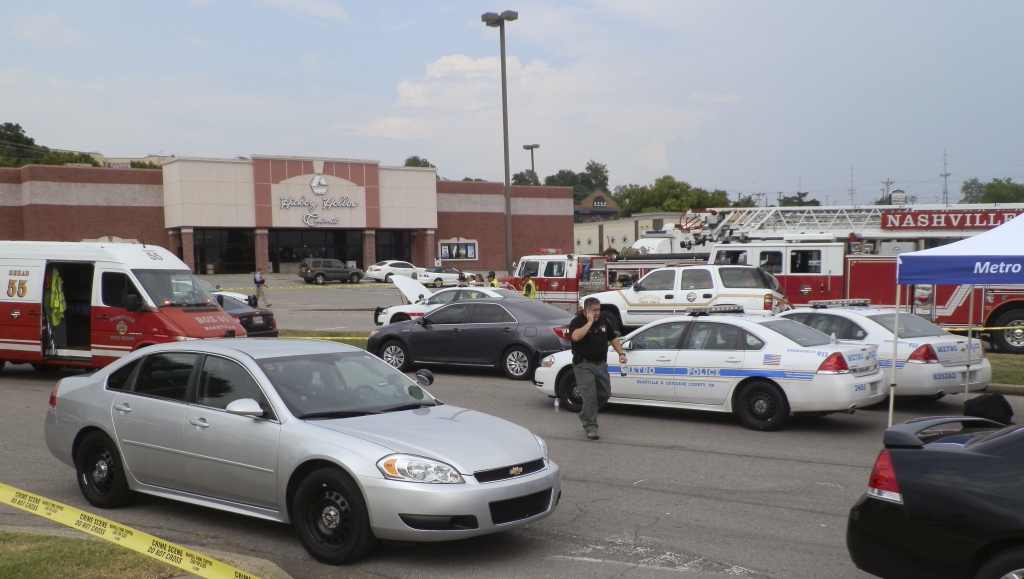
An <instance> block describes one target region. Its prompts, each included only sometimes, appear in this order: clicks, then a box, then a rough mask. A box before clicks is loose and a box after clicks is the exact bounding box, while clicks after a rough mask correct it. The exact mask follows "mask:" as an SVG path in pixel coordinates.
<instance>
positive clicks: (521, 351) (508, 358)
mask: <svg viewBox="0 0 1024 579" xmlns="http://www.w3.org/2000/svg"><path fill="white" fill-rule="evenodd" d="M532 357H533V356H531V355H530V351H529V350H527V349H526V348H524V347H522V346H512V347H511V348H509V349H508V350H505V353H503V354H502V355H501V369H502V370H504V371H505V376H506V377H507V378H509V379H511V380H526V379H528V378H529V377H530V371H531V370H533V362H532V361H531V358H532Z"/></svg>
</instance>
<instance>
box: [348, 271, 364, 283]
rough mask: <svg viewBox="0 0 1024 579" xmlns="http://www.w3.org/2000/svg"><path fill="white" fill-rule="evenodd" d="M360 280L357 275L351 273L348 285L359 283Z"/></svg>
mask: <svg viewBox="0 0 1024 579" xmlns="http://www.w3.org/2000/svg"><path fill="white" fill-rule="evenodd" d="M360 279H362V277H361V276H360V275H359V274H358V273H353V274H351V275H349V276H348V283H359V280H360Z"/></svg>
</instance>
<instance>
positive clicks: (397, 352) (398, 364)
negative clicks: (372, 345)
mask: <svg viewBox="0 0 1024 579" xmlns="http://www.w3.org/2000/svg"><path fill="white" fill-rule="evenodd" d="M380 358H381V360H384V361H385V362H387V363H388V364H390V365H391V366H393V367H394V368H395V369H397V370H399V371H402V372H405V371H406V370H408V369H409V350H408V349H407V348H406V347H405V344H403V343H401V342H399V341H398V340H391V341H390V342H386V343H385V344H384V345H383V346H381V349H380Z"/></svg>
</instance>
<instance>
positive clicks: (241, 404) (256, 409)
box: [224, 398, 266, 418]
mask: <svg viewBox="0 0 1024 579" xmlns="http://www.w3.org/2000/svg"><path fill="white" fill-rule="evenodd" d="M224 410H226V411H227V413H228V414H234V415H235V416H251V417H253V418H259V417H261V416H263V415H264V414H266V411H265V410H263V409H262V408H260V403H259V402H256V401H255V400H253V399H252V398H239V399H238V400H235V401H234V402H232V403H231V404H228V406H227V408H225V409H224Z"/></svg>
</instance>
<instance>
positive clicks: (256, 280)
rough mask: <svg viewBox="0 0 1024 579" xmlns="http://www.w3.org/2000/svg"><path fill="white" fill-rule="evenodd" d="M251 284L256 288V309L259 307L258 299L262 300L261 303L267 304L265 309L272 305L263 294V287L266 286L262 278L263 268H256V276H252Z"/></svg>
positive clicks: (265, 281)
mask: <svg viewBox="0 0 1024 579" xmlns="http://www.w3.org/2000/svg"><path fill="white" fill-rule="evenodd" d="M252 283H253V284H255V286H256V303H255V304H254V305H255V306H256V307H259V305H260V298H263V303H265V304H267V307H268V308H269V307H270V306H272V305H274V304H272V303H270V300H268V299H267V295H266V294H265V293H263V286H265V285H267V280H266V279H264V278H263V268H262V267H260V268H256V275H254V276H252Z"/></svg>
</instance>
